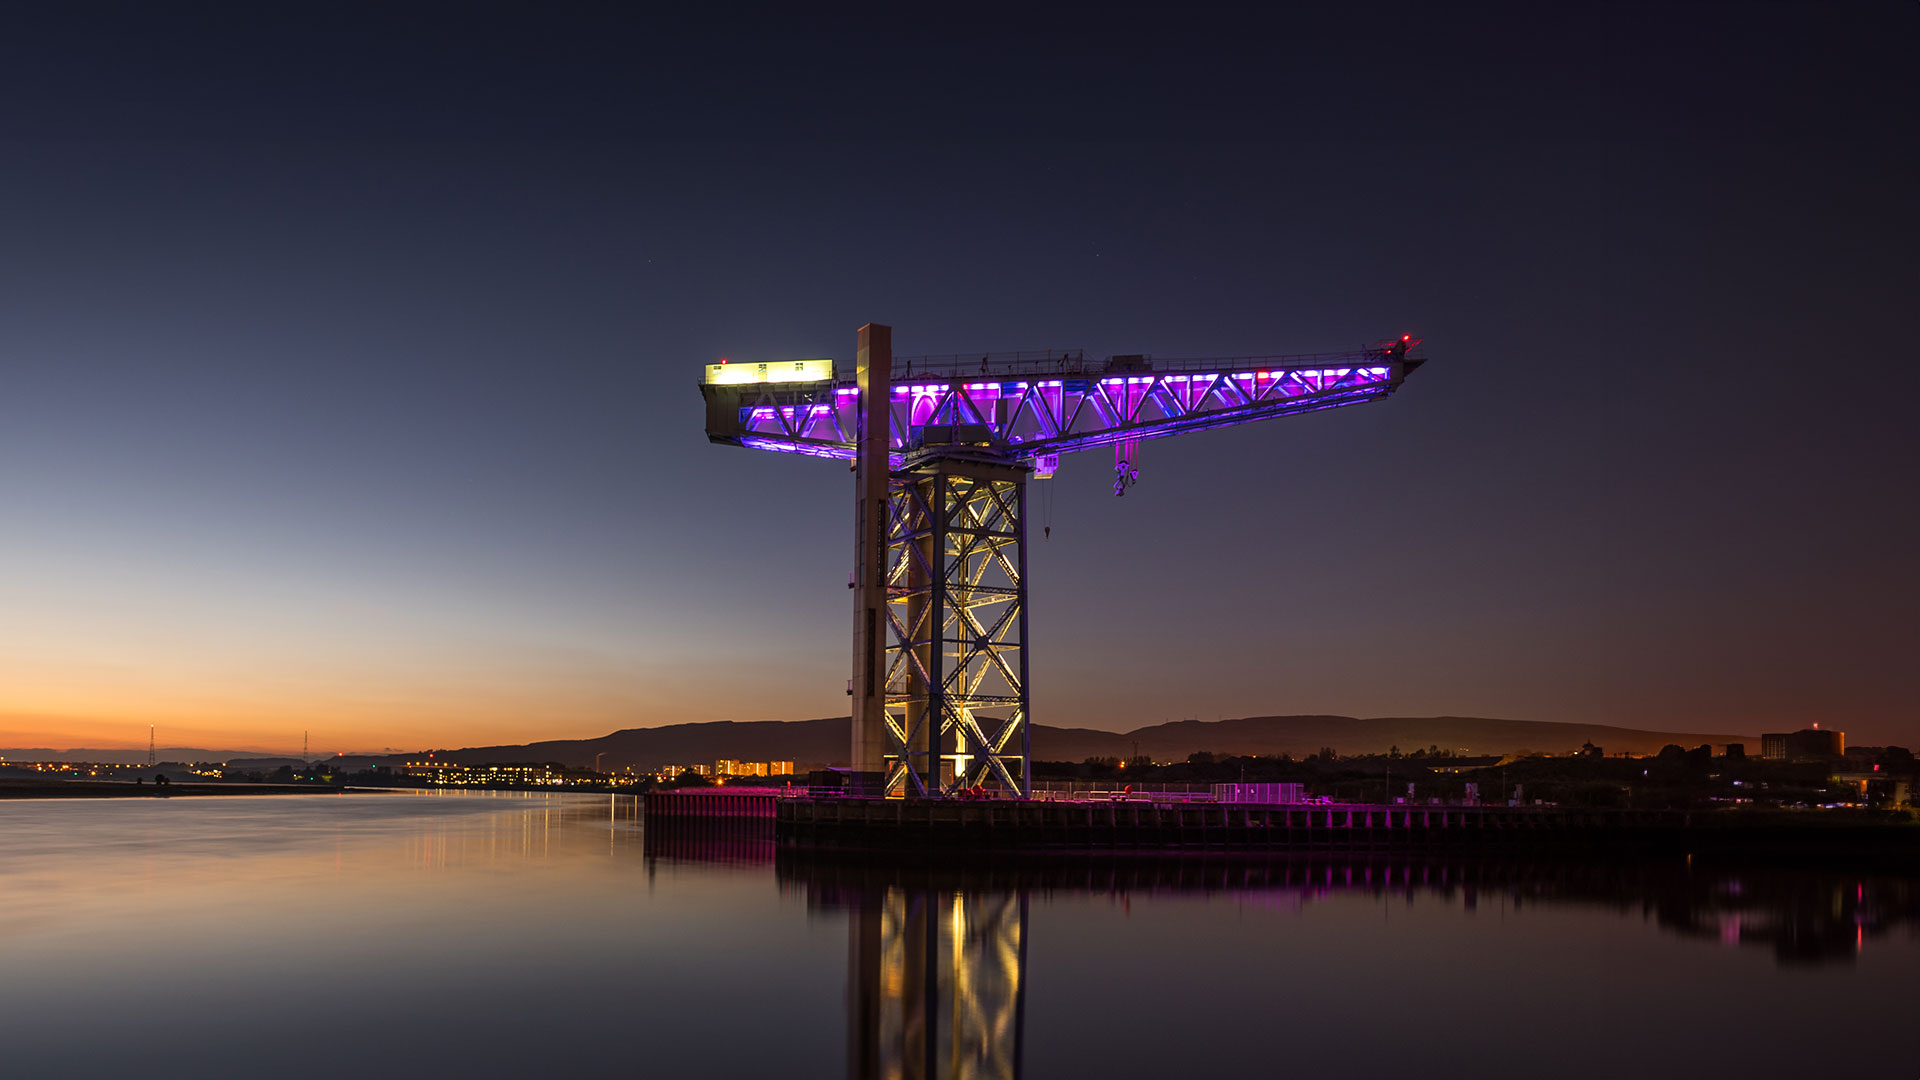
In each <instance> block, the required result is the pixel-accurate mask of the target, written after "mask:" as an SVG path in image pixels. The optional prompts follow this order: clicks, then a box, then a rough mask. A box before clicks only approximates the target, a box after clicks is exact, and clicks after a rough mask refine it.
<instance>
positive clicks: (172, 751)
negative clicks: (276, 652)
mask: <svg viewBox="0 0 1920 1080" xmlns="http://www.w3.org/2000/svg"><path fill="white" fill-rule="evenodd" d="M849 737H851V736H849ZM260 755H261V751H259V750H202V749H200V748H199V747H194V746H162V747H158V748H156V749H155V750H154V752H153V757H154V760H155V761H182V762H195V761H232V760H234V759H235V758H257V757H260ZM0 758H6V759H7V760H8V761H97V762H101V763H110V764H116V765H145V764H146V763H147V752H146V751H145V750H90V749H86V748H84V747H82V748H79V749H74V750H49V749H48V748H46V747H44V746H25V747H9V748H0ZM286 760H288V761H294V762H297V761H299V760H300V759H299V758H288V759H286Z"/></svg>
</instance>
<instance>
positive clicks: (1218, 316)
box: [0, 0, 1920, 752]
mask: <svg viewBox="0 0 1920 1080" xmlns="http://www.w3.org/2000/svg"><path fill="white" fill-rule="evenodd" d="M1321 7H1323V6H1319V5H1316V6H1315V7H1314V8H1312V9H1308V10H1309V11H1311V14H1300V15H1290V14H1284V13H1283V14H1275V15H1268V16H1264V17H1262V21H1258V22H1249V21H1245V19H1244V17H1243V16H1240V15H1237V14H1229V13H1228V9H1207V8H1203V7H1196V6H1191V5H1189V6H1182V7H1176V8H1167V7H1164V6H1162V7H1160V8H1155V9H1152V10H1151V11H1148V12H1143V13H1142V14H1139V15H1137V16H1136V15H1123V14H1119V13H1117V12H1116V11H1114V10H1110V9H1104V8H1097V9H1088V10H1084V11H1077V12H1074V13H1072V14H1064V13H1063V14H1060V15H1057V16H1055V15H1047V14H1044V13H1042V12H1041V11H1040V9H1037V8H1033V7H1027V6H1014V7H984V8H982V7H967V8H964V9H959V8H954V9H949V8H914V9H912V10H913V11H914V12H917V14H899V13H895V14H889V15H885V16H881V17H877V18H876V20H875V21H872V22H863V21H861V20H859V19H856V18H851V17H847V18H838V17H836V18H831V19H829V18H827V17H825V16H820V15H818V14H812V13H810V14H800V13H797V12H790V13H787V14H783V15H767V14H765V13H760V12H754V11H749V10H746V9H719V8H715V9H712V10H713V14H712V15H711V17H710V18H707V17H702V18H703V19H705V21H692V20H689V19H688V18H687V17H685V16H682V17H680V18H679V19H678V20H677V21H672V22H663V21H661V20H660V19H659V18H658V17H655V16H653V15H652V14H651V13H650V11H649V9H648V7H647V6H645V5H573V4H547V5H525V6H509V5H453V4H448V5H439V6H432V5H419V4H369V5H365V6H356V5H347V4H298V3H273V4H256V5H240V4H233V5H212V4H207V5H201V4H138V5H127V6H110V5H94V4H72V5H67V4H61V5H38V6H35V7H29V8H26V9H23V10H21V11H16V12H12V13H10V14H9V16H8V17H7V20H6V23H5V26H4V29H3V30H0V206H3V207H4V217H3V218H0V222H4V225H3V226H0V227H3V229H4V231H3V232H0V507H4V511H5V512H4V516H3V517H0V746H52V747H68V746H101V747H122V746H134V745H144V744H145V741H146V738H147V726H148V725H149V724H155V725H158V727H159V729H160V740H161V742H162V743H163V744H166V745H185V746H206V747H218V748H243V749H264V750H281V751H285V750H291V749H295V748H297V747H298V746H299V745H300V739H301V733H302V732H303V731H310V732H311V738H312V741H313V748H314V750H315V751H316V752H321V751H327V752H331V751H335V750H343V751H356V750H374V751H378V750H380V749H382V748H385V747H394V748H403V749H411V748H415V747H423V746H461V745H482V744H489V743H500V742H522V741H527V740H531V739H539V738H564V737H586V736H594V735H600V734H604V733H605V732H607V731H610V730H614V729H617V728H623V727H637V726H651V725H658V724H666V723H675V722H682V721H700V720H718V719H737V720H757V719H804V718H811V717H823V716H836V715H845V713H846V711H847V707H848V705H847V701H848V699H847V697H846V695H845V692H844V691H845V686H846V681H847V676H848V666H849V655H850V643H849V638H848V633H849V630H850V628H851V622H852V620H851V617H850V601H849V594H848V592H847V588H846V580H847V573H848V569H849V563H850V562H851V560H852V529H853V526H852V496H853V484H852V479H851V477H850V475H849V474H848V472H847V470H846V468H845V466H844V465H840V464H837V463H833V462H824V461H815V460H807V459H789V458H786V457H783V456H779V455H770V454H761V453H754V452H749V451H745V450H739V449H734V448H728V447H719V446H712V445H709V444H708V442H707V440H706V438H705V436H704V434H703V430H702V424H703V421H704V413H703V407H702V403H701V399H700V395H699V393H698V391H697V388H696V381H697V379H698V377H699V373H700V367H701V365H703V364H707V363H711V362H714V361H715V360H717V359H718V358H720V357H722V356H725V357H729V358H731V359H734V360H771V359H786V358H796V357H822V356H831V357H835V358H838V359H839V360H840V361H842V362H843V364H846V365H847V366H848V368H850V367H851V360H852V355H853V346H854V332H855V329H856V328H857V327H858V326H860V325H861V324H862V323H865V322H869V321H871V322H880V323H886V324H889V325H891V326H893V327H894V340H895V349H896V352H897V353H899V354H901V355H910V354H924V353H958V352H986V351H989V350H1013V349H1045V348H1060V347H1079V348H1085V349H1086V350H1087V351H1088V352H1089V353H1093V354H1098V355H1101V356H1104V355H1108V354H1112V353H1150V354H1155V355H1159V356H1226V355H1245V354H1273V353H1287V352H1307V351H1316V350H1330V349H1341V348H1351V347H1356V346H1360V345H1364V344H1368V343H1371V342H1375V341H1379V340H1383V339H1385V338H1387V337H1389V336H1393V337H1397V336H1398V335H1400V334H1402V333H1411V334H1413V335H1414V336H1416V337H1420V338H1424V339H1425V342H1426V345H1425V347H1424V350H1423V351H1424V352H1425V353H1426V355H1428V356H1429V357H1431V361H1430V363H1428V364H1427V365H1426V366H1425V367H1423V368H1422V369H1420V370H1419V371H1418V372H1416V373H1415V374H1414V375H1413V376H1412V377H1410V378H1409V379H1408V381H1407V383H1406V385H1405V387H1404V388H1403V389H1402V390H1401V391H1400V392H1399V393H1398V394H1397V395H1395V396H1394V397H1393V398H1391V399H1389V400H1387V401H1385V402H1382V403H1378V404H1371V405H1366V406H1361V407H1358V408H1352V409H1340V410H1333V411H1330V412H1327V413H1322V414H1316V415H1312V416H1305V417H1299V418H1294V419H1287V420H1280V421H1274V422H1270V423H1265V424H1257V425H1250V426H1246V427H1241V428H1236V429H1232V430H1227V431H1216V432H1208V433H1202V434H1197V435H1192V436H1186V437H1181V438H1176V439H1169V440H1164V441H1160V442H1154V443H1149V444H1147V446H1146V450H1145V453H1144V455H1143V460H1142V463H1141V481H1140V483H1139V485H1138V486H1137V487H1135V488H1134V489H1133V490H1132V491H1130V492H1129V493H1128V495H1127V496H1126V498H1124V499H1116V498H1114V497H1113V495H1112V492H1111V486H1110V476H1109V473H1110V465H1111V461H1110V458H1108V457H1106V456H1104V455H1103V454H1101V453H1099V452H1094V453H1090V454H1087V455H1085V456H1083V457H1081V458H1077V459H1076V458H1070V459H1068V460H1067V462H1066V463H1065V464H1064V465H1063V467H1062V469H1061V471H1060V474H1059V476H1058V477H1057V478H1056V479H1054V480H1052V481H1046V482H1037V483H1036V484H1035V487H1034V490H1033V494H1032V496H1031V501H1032V504H1033V506H1034V508H1035V509H1034V513H1035V518H1034V525H1035V528H1034V529H1033V532H1034V536H1033V538H1032V542H1031V549H1030V553H1029V560H1030V564H1031V582H1032V584H1031V590H1032V606H1033V612H1032V620H1033V621H1032V641H1033V644H1032V648H1033V654H1032V665H1033V666H1032V677H1033V697H1034V707H1035V720H1036V721H1037V722H1039V723H1043V724H1054V725H1069V726H1085V727H1100V728H1113V729H1124V728H1130V727H1135V726H1139V725H1142V724H1149V723H1156V722H1159V721H1161V720H1165V719H1176V718H1199V719H1205V720H1212V719H1216V718H1219V717H1227V716H1243V715H1261V714H1277V713H1338V714H1349V715H1360V716H1380V715H1402V716H1405V715H1414V716H1424V715H1437V714H1456V715H1476V716H1495V717H1509V718H1515V719H1530V720H1566V721H1588V722H1601V723H1614V724H1622V725H1627V726H1633V727H1650V728H1674V729H1686V730H1696V731H1700V730H1716V731H1729V732H1741V733H1756V732H1759V731H1762V730H1780V729H1784V728H1792V727H1799V726H1805V725H1807V724H1810V723H1813V722H1815V721H1818V722H1820V723H1821V724H1822V725H1823V726H1830V727H1839V728H1843V729H1845V730H1846V731H1847V732H1848V739H1849V742H1853V743H1884V742H1893V743H1903V744H1905V745H1909V746H1914V745H1920V660H1917V659H1916V655H1917V654H1920V615H1917V614H1916V612H1920V569H1917V568H1916V559H1915V552H1916V550H1920V507H1917V501H1920V500H1917V498H1916V493H1917V492H1920V482H1917V481H1916V465H1920V424H1916V422H1915V402H1916V401H1917V400H1920V397H1916V394H1920V375H1916V370H1915V366H1916V359H1915V351H1916V350H1915V346H1914V335H1915V334H1916V332H1917V331H1920V302H1916V297H1920V199H1917V198H1916V196H1920V170H1917V169H1916V166H1920V152H1917V151H1916V149H1915V148H1916V146H1917V145H1920V66H1916V62H1915V57H1916V55H1917V54H1920V53H1917V50H1920V4H1915V3H1912V2H1911V0H1902V2H1893V0H1888V2H1885V3H1866V2H1862V3H1838V2H1836V3H1808V4H1796V3H1763V2H1743V3H1728V4H1686V3H1674V2H1668V3H1659V4H1632V3H1625V4H1622V3H1606V4H1599V3H1595V4H1564V5H1539V4H1524V5H1510V6H1480V5H1457V4H1449V5H1407V6H1404V7H1401V6H1369V5H1338V7H1340V9H1341V11H1342V12H1344V14H1340V15H1331V14H1328V13H1327V12H1325V11H1323V10H1320V8H1321ZM899 10H904V9H896V12H897V11H899ZM1175 19H1177V20H1179V21H1177V22H1170V21H1169V20H1175ZM1043 522H1044V523H1046V524H1050V525H1051V537H1050V539H1047V540H1045V541H1042V540H1041V539H1040V538H1039V528H1038V526H1039V525H1040V524H1042V523H1043Z"/></svg>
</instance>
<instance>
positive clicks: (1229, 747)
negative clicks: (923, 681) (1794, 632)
mask: <svg viewBox="0 0 1920 1080" xmlns="http://www.w3.org/2000/svg"><path fill="white" fill-rule="evenodd" d="M850 723H851V721H850V720H849V719H848V718H847V717H844V716H836V717H831V718H828V719H823V720H797V721H782V720H760V721H751V722H745V723H741V722H735V721H729V720H722V721H717V722H714V723H703V724H671V725H668V726H666V727H656V728H629V729H627V730H625V731H616V732H614V733H613V734H611V735H603V736H601V737H599V738H597V739H559V740H553V741H548V742H537V743H526V744H523V745H519V746H476V747H468V748H466V749H462V750H449V751H441V752H440V753H439V755H438V756H440V757H442V758H445V759H447V760H450V761H455V762H459V763H461V764H468V765H471V764H481V763H485V762H489V761H557V762H560V763H562V764H566V765H577V766H587V767H591V766H592V765H593V763H594V757H595V755H601V758H600V767H601V768H602V769H606V770H609V771H611V770H614V769H622V768H627V767H632V768H634V769H636V770H651V769H657V768H659V767H660V766H662V765H687V764H692V763H695V762H702V763H705V762H712V761H714V760H716V759H718V758H736V759H739V760H742V761H792V762H794V764H795V767H796V768H797V769H800V770H802V771H804V770H806V769H809V768H818V767H822V766H826V765H845V764H846V763H847V744H848V741H849V739H850V738H851V732H850V730H849V724H850ZM1759 741H1760V740H1759V737H1758V736H1754V735H1730V734H1724V733H1716V732H1671V731H1646V730H1641V729H1638V728H1623V727H1613V726H1610V725H1606V724H1562V723H1550V722H1542V721H1534V720H1494V719H1486V718H1481V717H1470V716H1435V717H1381V718H1377V719H1360V718H1357V717H1352V716H1250V717H1245V718H1242V719H1238V720H1219V721H1212V722H1202V721H1194V720H1180V721H1173V722H1170V723H1165V724H1155V725H1153V726H1151V727H1143V728H1137V729H1135V730H1133V731H1126V732H1114V731H1096V730H1093V729H1091V728H1057V727H1048V726H1046V725H1044V724H1036V725H1034V729H1033V756H1034V757H1035V758H1036V759H1037V760H1041V761H1083V760H1085V759H1087V758H1090V757H1129V756H1132V755H1133V754H1135V753H1140V754H1146V755H1147V756H1149V757H1152V758H1153V759H1155V760H1156V761H1175V760H1180V759H1184V758H1185V757H1186V756H1187V755H1189V754H1192V753H1195V752H1197V751H1211V752H1213V753H1216V754H1282V753H1288V754H1292V755H1294V756H1295V757H1301V756H1304V755H1307V754H1311V753H1314V752H1316V751H1318V750H1319V749H1320V748H1321V747H1323V746H1330V747H1333V748H1334V749H1335V750H1337V751H1339V752H1340V753H1342V754H1371V753H1384V752H1386V751H1387V750H1388V749H1389V748H1390V747H1393V746H1398V747H1399V748H1400V749H1401V750H1402V751H1405V752H1412V751H1413V750H1415V749H1422V748H1425V747H1429V746H1438V747H1440V748H1442V749H1446V750H1452V751H1455V752H1461V751H1464V752H1467V753H1473V754H1511V753H1516V752H1519V751H1525V750H1533V751H1540V752H1543V753H1564V752H1566V751H1569V750H1572V749H1574V748H1576V747H1578V746H1579V745H1580V744H1581V743H1584V742H1592V743H1593V744H1595V745H1597V746H1600V747H1602V748H1604V749H1605V750H1606V751H1607V752H1608V753H1619V752H1621V751H1628V752H1632V753H1640V754H1652V753H1657V752H1659V750H1660V748H1661V747H1663V746H1665V745H1667V744H1668V743H1678V744H1680V745H1682V746H1697V745H1699V744H1701V743H1712V744H1714V745H1716V746H1718V745H1723V744H1725V743H1729V742H1739V743H1747V744H1749V745H1750V748H1751V749H1754V750H1758V749H1759ZM1136 747H1137V749H1136Z"/></svg>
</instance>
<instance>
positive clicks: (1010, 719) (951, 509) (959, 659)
mask: <svg viewBox="0 0 1920 1080" xmlns="http://www.w3.org/2000/svg"><path fill="white" fill-rule="evenodd" d="M1027 475H1028V470H1027V469H1026V468H1024V467H1022V466H1018V465H1010V464H1006V463H1000V462H984V461H968V460H959V459H954V458H948V457H938V456H937V457H934V458H932V459H930V460H928V461H927V462H926V463H925V464H922V465H920V466H918V467H916V468H912V469H908V470H905V471H902V472H899V473H896V474H895V475H894V476H893V477H892V479H891V481H890V483H889V486H888V494H887V504H888V515H887V518H888V520H887V533H886V535H887V554H886V561H885V567H886V575H885V576H886V581H887V609H888V610H887V620H886V625H887V635H888V636H887V641H886V662H885V670H886V699H885V705H884V710H885V715H886V725H885V726H886V734H887V746H886V747H885V751H884V757H885V762H886V791H887V793H888V794H892V795H911V796H916V797H924V796H929V795H948V794H953V793H955V792H958V791H962V790H969V789H973V788H976V787H978V788H983V789H987V790H993V791H999V792H1004V793H1007V794H1017V795H1020V796H1022V797H1024V796H1025V795H1026V794H1027V792H1028V791H1029V790H1030V787H1031V769H1030V766H1029V760H1028V757H1029V754H1028V751H1029V746H1030V737H1029V734H1028V730H1027V717H1028V708H1027V690H1026V686H1027V674H1026V648H1025V645H1026V629H1027V604H1026V595H1027V594H1026V560H1025V540H1026V481H1027Z"/></svg>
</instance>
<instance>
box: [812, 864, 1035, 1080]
mask: <svg viewBox="0 0 1920 1080" xmlns="http://www.w3.org/2000/svg"><path fill="white" fill-rule="evenodd" d="M849 910H850V914H849V921H850V924H851V925H850V928H849V934H848V938H849V943H848V955H847V968H848V970H847V996H848V1000H847V1075H848V1077H849V1078H850V1080H975V1078H979V1080H1011V1078H1013V1077H1017V1076H1019V1075H1020V1054H1021V1045H1022V1044H1021V1038H1022V1035H1023V1030H1022V1022H1023V1019H1024V1006H1025V992H1026V991H1025V985H1026V971H1027V898H1026V894H1025V893H1016V892H976V891H968V892H960V891H957V890H941V889H911V888H906V887H901V886H894V887H890V888H887V889H885V890H884V891H876V892H872V893H868V894H865V895H862V896H858V897H856V898H854V899H853V902H852V903H850V904H849Z"/></svg>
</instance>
